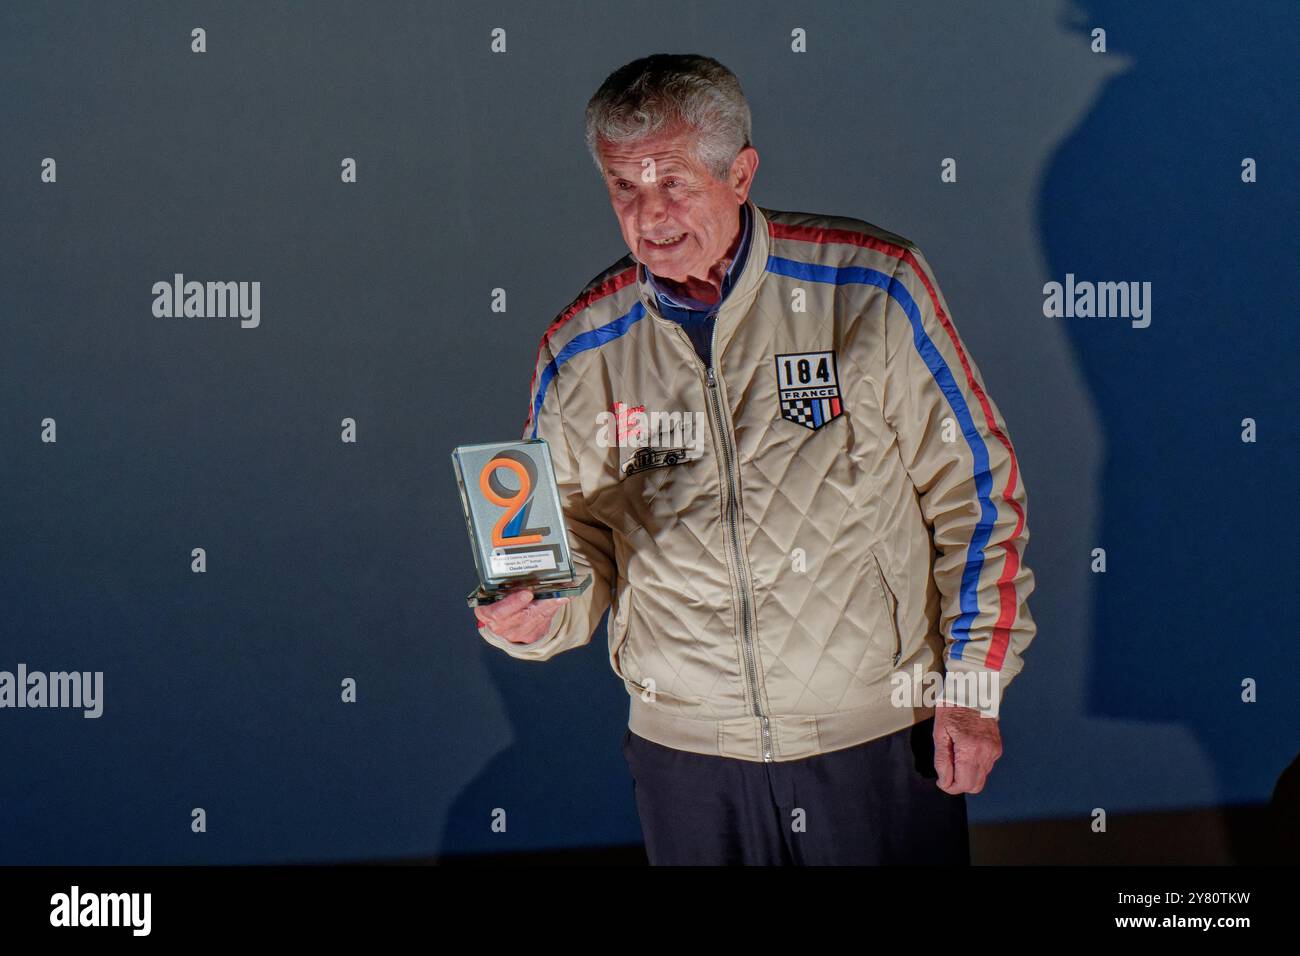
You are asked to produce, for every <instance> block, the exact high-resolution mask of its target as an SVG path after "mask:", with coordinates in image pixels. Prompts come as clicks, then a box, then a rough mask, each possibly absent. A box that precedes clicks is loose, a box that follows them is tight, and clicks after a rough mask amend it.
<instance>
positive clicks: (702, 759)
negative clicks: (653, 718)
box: [623, 717, 970, 866]
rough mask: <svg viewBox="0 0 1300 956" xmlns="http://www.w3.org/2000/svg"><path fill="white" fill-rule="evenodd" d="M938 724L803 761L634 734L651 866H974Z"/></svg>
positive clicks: (630, 754) (630, 749)
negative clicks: (940, 752)
mask: <svg viewBox="0 0 1300 956" xmlns="http://www.w3.org/2000/svg"><path fill="white" fill-rule="evenodd" d="M933 733H934V718H933V717H931V718H930V719H928V720H924V721H922V722H921V723H919V724H916V725H914V726H912V727H908V728H906V729H904V730H900V731H898V732H897V733H893V734H889V735H887V736H885V737H879V738H877V739H876V740H869V741H867V742H866V743H864V744H858V745H857V746H855V747H846V748H844V749H843V750H834V751H831V752H830V753H826V754H820V755H818V756H816V757H806V758H804V759H802V760H789V761H771V762H757V761H749V760H738V759H735V758H731V757H718V756H706V755H704V754H696V753H690V752H688V751H685V750H677V749H674V748H672V747H665V746H663V745H662V744H657V743H655V742H654V741H651V740H646V739H645V738H644V737H640V736H638V735H636V734H634V733H632V731H631V730H629V731H628V732H627V734H626V735H625V736H624V738H623V756H624V757H625V758H626V759H627V763H628V769H629V770H631V772H632V792H633V795H634V796H635V798H636V806H637V813H638V815H639V816H640V818H641V831H642V833H643V834H644V836H645V845H646V853H647V854H648V856H649V858H650V864H651V865H652V866H664V865H668V866H673V865H726V864H740V865H759V866H762V865H772V864H799V865H814V866H815V865H875V864H957V865H962V866H966V865H969V864H970V840H969V832H968V830H967V827H966V797H965V795H964V794H955V795H954V794H948V793H944V792H943V791H942V790H940V789H939V787H938V786H937V783H936V781H937V779H938V776H937V774H936V773H935V770H934V738H933V736H932V734H933Z"/></svg>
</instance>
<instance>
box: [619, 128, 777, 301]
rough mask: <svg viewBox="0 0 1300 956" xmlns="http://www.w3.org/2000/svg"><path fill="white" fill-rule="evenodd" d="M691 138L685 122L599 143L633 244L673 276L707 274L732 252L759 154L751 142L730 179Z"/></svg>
mask: <svg viewBox="0 0 1300 956" xmlns="http://www.w3.org/2000/svg"><path fill="white" fill-rule="evenodd" d="M691 137H692V134H691V131H690V130H689V129H687V128H685V127H680V126H679V127H677V128H675V129H669V130H664V131H663V132H661V133H658V134H655V135H654V136H648V137H644V138H642V139H640V140H637V141H635V142H633V143H630V144H613V143H609V142H607V141H605V140H601V141H599V143H598V144H597V154H598V155H599V156H600V159H601V166H602V168H603V169H604V170H605V184H606V186H607V187H608V189H609V199H610V202H611V203H612V204H613V206H614V215H615V216H617V217H618V224H619V228H620V229H621V230H622V231H623V239H624V241H625V242H626V243H627V247H628V249H630V250H631V251H632V255H633V256H635V257H636V258H637V259H638V260H639V261H641V262H643V263H645V265H646V267H647V268H648V269H649V270H650V271H651V272H653V273H654V274H655V275H658V276H663V277H664V278H666V279H672V280H673V281H675V282H685V281H686V279H687V277H688V276H694V277H695V278H697V279H705V278H707V277H708V274H709V269H710V268H711V267H712V266H713V265H714V263H716V262H717V261H718V260H719V259H721V258H722V257H723V256H724V255H726V254H727V250H728V248H729V247H730V245H731V242H732V240H733V239H735V237H736V230H737V229H738V228H739V222H740V219H739V209H740V206H741V204H743V203H744V202H745V200H746V199H747V198H748V196H749V187H750V185H751V184H752V183H753V179H754V170H756V169H757V168H758V153H757V151H756V150H755V149H754V148H753V147H752V146H747V147H745V148H744V149H742V150H741V151H740V154H739V155H738V156H737V157H736V160H735V162H733V163H732V165H731V170H730V173H729V175H728V177H727V179H726V180H724V181H719V180H717V179H714V178H713V176H712V175H710V173H709V171H708V169H706V168H705V167H704V165H703V164H701V163H700V162H699V161H698V160H697V159H696V158H695V156H694V154H693V153H692V151H691V142H692V138H691ZM664 239H667V240H672V241H671V242H669V243H668V244H660V243H659V242H657V240H664Z"/></svg>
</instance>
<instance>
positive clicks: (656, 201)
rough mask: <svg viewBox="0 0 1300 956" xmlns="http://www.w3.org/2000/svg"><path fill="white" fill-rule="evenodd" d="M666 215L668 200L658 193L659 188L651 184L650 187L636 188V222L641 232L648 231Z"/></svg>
mask: <svg viewBox="0 0 1300 956" xmlns="http://www.w3.org/2000/svg"><path fill="white" fill-rule="evenodd" d="M667 215H668V201H667V200H666V199H665V198H664V197H663V196H660V195H659V190H657V189H655V188H654V184H653V183H652V184H651V188H650V189H640V190H637V197H636V224H637V228H638V229H639V230H640V231H641V232H649V231H650V230H652V229H654V228H655V227H656V226H658V225H659V224H660V223H661V222H663V221H664V219H666V218H667Z"/></svg>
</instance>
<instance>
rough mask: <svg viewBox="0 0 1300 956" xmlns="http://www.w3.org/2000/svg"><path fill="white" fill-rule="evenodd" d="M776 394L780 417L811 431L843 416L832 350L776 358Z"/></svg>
mask: <svg viewBox="0 0 1300 956" xmlns="http://www.w3.org/2000/svg"><path fill="white" fill-rule="evenodd" d="M776 391H777V397H778V401H779V404H780V406H781V417H782V418H784V419H785V420H786V421H788V422H794V423H795V424H796V425H802V426H803V427H804V428H811V429H812V430H813V431H816V430H817V429H819V428H821V427H822V426H823V425H825V424H826V423H827V422H831V421H834V420H835V419H837V418H839V417H840V415H842V414H843V413H844V407H843V406H842V405H841V404H840V379H839V373H838V372H837V371H836V369H835V353H834V352H833V351H831V352H788V353H785V354H782V355H778V356H776Z"/></svg>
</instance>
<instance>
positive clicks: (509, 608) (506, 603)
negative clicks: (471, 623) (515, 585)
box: [474, 588, 533, 631]
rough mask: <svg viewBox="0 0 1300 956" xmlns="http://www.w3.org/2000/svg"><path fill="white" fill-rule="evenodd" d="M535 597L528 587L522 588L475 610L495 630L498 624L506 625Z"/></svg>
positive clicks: (480, 618)
mask: <svg viewBox="0 0 1300 956" xmlns="http://www.w3.org/2000/svg"><path fill="white" fill-rule="evenodd" d="M532 599H533V592H532V591H530V590H528V588H520V589H519V590H518V591H511V592H510V593H509V594H507V595H506V596H505V597H503V598H502V599H501V600H500V601H495V602H493V603H492V604H487V605H479V606H478V607H476V608H475V609H474V610H475V612H476V614H477V616H478V619H479V620H480V621H482V622H484V623H485V624H487V625H488V626H489V627H491V628H492V629H493V630H494V631H495V630H497V629H498V625H500V626H502V627H504V626H506V625H508V624H509V623H510V620H511V619H512V618H513V617H514V616H515V615H516V614H518V613H519V612H520V611H522V610H523V609H524V608H525V607H527V606H528V603H529V602H530V601H532Z"/></svg>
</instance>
